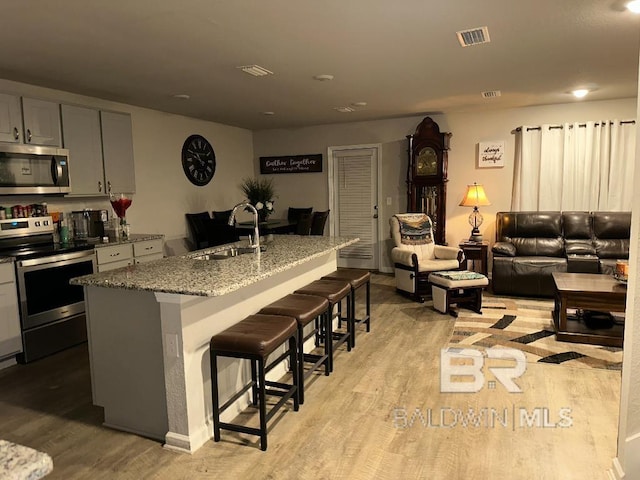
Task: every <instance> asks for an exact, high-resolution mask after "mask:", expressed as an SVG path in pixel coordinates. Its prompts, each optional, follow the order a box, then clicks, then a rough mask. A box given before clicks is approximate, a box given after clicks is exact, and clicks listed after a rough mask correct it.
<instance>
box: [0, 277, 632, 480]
mask: <svg viewBox="0 0 640 480" xmlns="http://www.w3.org/2000/svg"><path fill="white" fill-rule="evenodd" d="M372 299H373V301H372V303H373V305H372V308H373V315H372V316H373V321H372V331H371V333H369V334H366V333H364V330H362V332H361V333H359V335H358V337H357V339H358V342H357V347H356V349H355V350H353V351H352V352H350V353H349V352H346V350H344V348H342V349H341V351H340V352H339V353H338V354H337V357H336V363H335V372H334V373H333V374H332V375H331V376H330V377H324V376H321V375H320V376H318V377H315V378H313V379H311V381H310V384H309V386H308V387H307V390H306V391H307V396H306V398H307V401H306V402H305V404H304V405H303V406H302V407H301V409H300V411H299V412H293V411H285V412H283V413H282V414H281V415H279V416H278V417H277V418H276V419H274V421H273V423H272V424H271V425H272V428H271V431H270V433H269V449H268V451H267V452H262V451H260V450H259V448H258V446H257V442H256V440H255V437H249V439H248V440H247V439H246V438H243V437H242V436H241V435H239V434H234V433H231V432H223V434H222V439H223V441H222V442H220V443H214V442H213V441H212V442H209V443H207V444H206V445H205V446H203V447H202V448H201V449H200V450H198V451H197V452H196V453H195V454H193V455H189V454H179V453H175V452H171V451H169V450H166V449H164V448H163V447H162V445H161V444H160V443H158V442H156V441H152V440H148V439H145V438H142V437H138V436H136V435H130V434H127V433H122V432H118V431H114V430H110V429H108V428H105V427H102V425H101V421H102V411H101V409H100V408H99V407H95V406H93V405H92V404H91V391H90V378H89V366H88V356H87V351H86V347H84V346H81V347H77V348H74V349H70V350H67V351H65V352H62V353H60V354H57V355H54V356H52V357H49V358H47V359H44V360H41V361H38V362H35V363H33V364H30V365H26V366H25V365H16V366H12V367H9V368H7V369H5V370H2V371H0V438H3V439H6V440H9V441H12V442H15V443H19V444H22V445H27V446H30V447H33V448H36V449H38V450H41V451H44V452H47V453H48V454H49V455H51V457H52V458H53V463H54V470H53V472H52V473H51V474H50V475H49V477H47V480H49V479H66V480H71V479H172V480H177V479H189V480H196V479H210V478H216V479H246V478H264V479H399V478H407V479H413V478H419V479H429V480H432V479H434V480H435V479H527V480H530V479H553V480H556V479H563V480H567V479H580V480H587V479H602V478H605V471H606V470H607V469H609V468H610V466H611V460H612V458H613V457H614V456H615V454H616V436H617V422H618V408H619V389H620V372H616V371H607V370H599V369H582V368H569V367H563V366H557V365H544V364H529V365H528V367H527V371H526V372H525V374H524V375H523V376H522V377H521V378H520V379H519V380H518V383H519V385H520V386H521V387H522V389H523V392H522V393H519V394H514V393H507V391H506V390H505V389H504V388H502V387H501V386H497V387H496V388H495V389H489V388H483V389H482V390H481V391H480V392H478V393H474V394H468V393H456V394H452V393H440V349H441V348H442V347H443V346H444V345H445V344H446V343H447V340H448V339H449V336H450V335H451V332H452V329H453V324H454V319H453V318H452V317H450V316H447V315H441V314H439V313H437V312H435V311H434V310H433V309H432V308H431V303H430V302H426V303H425V304H422V305H421V304H417V303H414V302H411V301H409V300H407V299H405V298H404V297H401V296H399V295H397V294H396V293H395V289H394V286H393V277H390V276H386V275H374V276H373V285H372ZM123 401H126V399H123ZM521 408H524V409H526V410H527V411H528V412H533V411H535V409H538V411H540V412H544V411H546V412H548V418H547V419H546V420H547V422H546V424H547V426H546V427H545V426H539V427H536V426H527V425H524V426H522V425H520V422H519V418H518V413H517V412H518V411H519V409H521ZM562 408H568V409H570V417H571V421H572V425H571V426H569V427H566V428H557V427H556V428H553V427H551V426H550V425H555V424H556V423H558V422H559V421H560V420H561V418H560V416H559V412H560V409H562ZM469 409H472V411H473V412H476V413H478V412H482V411H483V409H486V412H488V414H489V415H488V416H486V417H480V418H481V419H480V421H477V422H476V424H475V425H474V424H473V421H472V419H471V420H469V417H467V420H468V421H467V422H466V423H467V424H466V425H464V423H465V422H463V421H462V420H461V418H460V417H458V418H457V420H454V418H455V417H454V416H453V413H452V412H456V411H458V410H461V411H463V412H466V413H468V412H469V411H470V410H469ZM505 409H506V413H505ZM491 412H497V413H499V416H498V417H497V421H495V422H491V421H490V419H491V418H492V417H491V415H490V414H491ZM429 414H431V418H430V422H429V421H428V420H429V419H428V418H427V417H428V415H429ZM541 418H542V417H541ZM500 420H502V421H503V423H500ZM504 423H506V426H505V425H504Z"/></svg>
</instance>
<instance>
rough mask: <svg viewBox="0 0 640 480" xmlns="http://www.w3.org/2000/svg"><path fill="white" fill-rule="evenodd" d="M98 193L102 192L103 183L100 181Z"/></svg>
mask: <svg viewBox="0 0 640 480" xmlns="http://www.w3.org/2000/svg"><path fill="white" fill-rule="evenodd" d="M98 191H99V192H102V182H101V181H100V180H98Z"/></svg>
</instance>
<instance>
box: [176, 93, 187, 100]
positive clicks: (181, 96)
mask: <svg viewBox="0 0 640 480" xmlns="http://www.w3.org/2000/svg"><path fill="white" fill-rule="evenodd" d="M173 98H175V99H177V100H189V99H190V98H191V97H190V96H189V95H187V94H186V93H176V94H175V95H174V96H173Z"/></svg>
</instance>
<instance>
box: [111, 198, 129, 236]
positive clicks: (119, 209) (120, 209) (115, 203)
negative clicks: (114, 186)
mask: <svg viewBox="0 0 640 480" xmlns="http://www.w3.org/2000/svg"><path fill="white" fill-rule="evenodd" d="M109 201H110V202H111V206H112V207H113V211H114V212H116V215H117V216H118V218H119V224H120V225H119V233H120V238H125V239H126V238H128V237H129V232H128V228H127V218H126V214H127V209H128V208H129V207H130V206H131V198H129V197H127V196H126V195H125V194H124V193H109Z"/></svg>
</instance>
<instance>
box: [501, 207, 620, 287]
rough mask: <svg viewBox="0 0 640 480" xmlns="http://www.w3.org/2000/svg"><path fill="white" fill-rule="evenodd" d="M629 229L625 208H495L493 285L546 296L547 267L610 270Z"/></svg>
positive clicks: (554, 269)
mask: <svg viewBox="0 0 640 480" xmlns="http://www.w3.org/2000/svg"><path fill="white" fill-rule="evenodd" d="M630 231H631V213H630V212H498V213H497V214H496V243H495V244H494V245H493V247H492V249H491V251H492V253H493V271H492V286H493V291H494V293H496V294H501V295H522V296H532V297H551V296H553V290H554V289H553V279H552V277H551V274H552V273H553V272H576V273H602V274H607V275H611V274H613V272H614V270H615V264H616V261H617V260H619V259H627V258H629V237H630Z"/></svg>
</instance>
